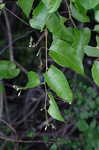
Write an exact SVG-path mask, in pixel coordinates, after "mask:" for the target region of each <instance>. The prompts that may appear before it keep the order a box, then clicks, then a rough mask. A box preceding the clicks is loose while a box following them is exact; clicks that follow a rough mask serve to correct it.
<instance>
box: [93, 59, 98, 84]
mask: <svg viewBox="0 0 99 150" xmlns="http://www.w3.org/2000/svg"><path fill="white" fill-rule="evenodd" d="M92 77H93V79H94V81H95V83H96V84H97V85H98V86H99V61H95V62H94V64H93V66H92Z"/></svg>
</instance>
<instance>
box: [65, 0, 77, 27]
mask: <svg viewBox="0 0 99 150" xmlns="http://www.w3.org/2000/svg"><path fill="white" fill-rule="evenodd" d="M65 3H66V6H67V9H68V14H69V19H70V20H71V22H72V24H73V26H74V28H77V27H76V25H75V23H74V21H73V19H72V16H71V10H70V7H69V5H68V3H67V0H65Z"/></svg>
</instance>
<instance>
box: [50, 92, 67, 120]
mask: <svg viewBox="0 0 99 150" xmlns="http://www.w3.org/2000/svg"><path fill="white" fill-rule="evenodd" d="M48 96H49V99H50V100H49V103H50V106H49V108H48V113H49V115H50V116H51V117H53V118H54V119H56V120H59V121H62V122H64V118H63V117H62V115H61V113H60V110H59V107H58V105H57V103H56V102H55V100H54V97H53V96H52V95H51V93H49V94H48Z"/></svg>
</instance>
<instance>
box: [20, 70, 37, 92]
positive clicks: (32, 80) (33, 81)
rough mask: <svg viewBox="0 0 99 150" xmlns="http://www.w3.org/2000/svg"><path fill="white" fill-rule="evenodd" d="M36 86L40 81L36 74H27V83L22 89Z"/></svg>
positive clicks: (31, 72)
mask: <svg viewBox="0 0 99 150" xmlns="http://www.w3.org/2000/svg"><path fill="white" fill-rule="evenodd" d="M38 85H40V79H39V76H38V74H37V73H35V72H33V71H30V72H28V82H27V84H26V87H25V88H23V89H27V88H34V87H36V86H38Z"/></svg>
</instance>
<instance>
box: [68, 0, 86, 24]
mask: <svg viewBox="0 0 99 150" xmlns="http://www.w3.org/2000/svg"><path fill="white" fill-rule="evenodd" d="M76 5H77V3H76ZM76 5H71V13H72V16H73V17H74V18H75V19H77V20H78V21H80V22H89V17H88V16H87V11H86V10H85V9H84V8H83V7H81V5H78V6H76Z"/></svg>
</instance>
